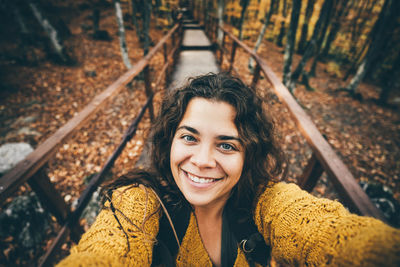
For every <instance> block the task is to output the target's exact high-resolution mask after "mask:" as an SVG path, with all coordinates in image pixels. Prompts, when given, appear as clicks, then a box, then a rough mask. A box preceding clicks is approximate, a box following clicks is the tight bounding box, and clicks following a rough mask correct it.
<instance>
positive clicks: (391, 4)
mask: <svg viewBox="0 0 400 267" xmlns="http://www.w3.org/2000/svg"><path fill="white" fill-rule="evenodd" d="M398 5H399V4H398V2H397V1H396V0H385V2H384V4H383V7H382V10H381V12H380V14H379V17H378V19H377V21H376V22H375V25H374V29H373V30H372V32H373V33H374V34H373V35H371V37H370V38H371V41H370V46H369V48H368V51H367V54H366V55H365V57H364V59H363V60H362V62H361V64H360V65H359V67H358V69H357V72H356V74H355V75H354V77H353V78H352V79H351V81H350V83H349V84H348V85H347V87H346V88H345V90H347V91H348V92H349V93H350V95H352V96H353V97H360V95H359V94H358V92H357V88H358V85H359V84H360V82H361V81H362V80H363V79H364V77H365V74H366V73H367V71H368V70H369V68H370V66H371V62H373V61H374V60H375V59H376V56H377V55H379V51H380V50H381V49H382V47H383V46H384V45H385V43H386V42H385V41H384V38H383V37H384V35H385V31H386V30H389V29H388V27H387V26H388V24H389V23H390V22H391V21H390V20H393V19H395V18H396V12H397V10H396V7H398Z"/></svg>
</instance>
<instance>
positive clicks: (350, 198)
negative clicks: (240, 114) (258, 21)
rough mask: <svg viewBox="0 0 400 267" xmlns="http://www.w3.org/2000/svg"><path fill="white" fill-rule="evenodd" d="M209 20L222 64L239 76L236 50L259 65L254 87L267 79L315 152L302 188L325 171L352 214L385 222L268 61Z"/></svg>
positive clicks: (207, 24)
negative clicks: (245, 54) (226, 62)
mask: <svg viewBox="0 0 400 267" xmlns="http://www.w3.org/2000/svg"><path fill="white" fill-rule="evenodd" d="M207 18H208V20H207V21H206V22H205V23H204V25H205V30H206V33H207V35H208V36H209V38H210V39H211V40H212V42H213V43H214V45H215V47H217V49H216V54H217V60H218V61H219V63H220V64H221V63H222V62H223V60H224V59H225V60H227V61H228V66H229V67H228V70H227V71H229V72H232V71H233V72H235V73H236V74H237V75H238V76H240V74H239V71H238V70H237V69H236V68H235V66H234V63H235V55H236V51H237V49H238V48H240V49H242V50H243V51H244V52H245V53H247V54H248V55H249V56H250V57H252V58H253V59H254V61H255V64H256V66H255V69H254V72H253V79H252V83H251V86H253V87H254V88H256V86H257V83H258V81H259V79H260V76H261V75H263V76H264V77H265V79H266V80H267V81H268V82H269V83H270V85H271V87H272V88H273V90H274V92H275V94H276V95H277V96H278V98H279V99H280V101H281V102H282V103H283V104H284V105H285V106H286V107H287V109H288V111H289V113H290V115H291V117H292V119H293V120H294V122H295V123H296V125H297V127H298V129H299V131H300V132H301V134H302V136H303V137H304V138H305V139H306V141H307V143H308V145H309V146H310V148H311V149H312V155H311V157H310V159H309V160H308V163H307V166H306V167H305V169H304V170H303V174H302V175H301V176H300V178H299V179H298V184H299V185H300V187H301V188H303V189H305V190H307V191H309V192H311V191H312V190H313V188H314V187H315V185H316V184H317V182H318V180H319V178H320V177H321V175H322V173H323V172H324V171H325V172H326V173H327V175H328V178H329V180H330V181H331V182H332V184H333V185H334V187H335V189H336V191H337V193H338V194H339V197H340V198H341V200H342V202H343V203H344V204H345V205H346V206H347V207H348V208H349V209H350V210H351V211H352V212H355V213H358V214H360V215H365V216H372V217H375V218H379V219H381V220H383V221H386V219H385V217H384V215H383V214H382V212H381V211H380V210H379V209H378V208H377V207H376V206H375V205H374V204H373V203H372V202H371V200H370V198H369V197H368V196H367V194H366V193H365V192H364V191H363V190H362V188H361V187H360V186H359V184H358V183H357V181H356V180H355V178H354V176H353V175H352V174H351V172H350V171H349V169H348V168H347V166H346V165H345V164H344V163H343V161H342V160H341V159H340V158H339V156H338V155H337V154H336V153H335V151H334V150H333V149H332V147H331V146H330V145H329V143H328V142H327V141H326V140H325V138H324V137H323V136H322V134H321V133H320V132H319V131H318V129H317V127H316V125H315V124H314V123H313V121H312V120H311V119H310V117H309V116H308V115H307V114H306V112H305V111H304V110H303V108H302V107H301V106H300V105H299V104H298V102H297V101H296V100H295V98H294V97H293V95H292V94H291V93H290V92H289V90H288V89H287V88H286V87H285V86H284V85H283V83H282V82H281V80H280V79H279V78H278V77H277V76H276V74H275V73H274V72H273V71H272V70H271V68H270V67H269V66H268V64H267V62H266V61H265V60H264V59H262V58H261V57H260V56H259V55H258V54H256V53H254V51H253V50H252V49H251V48H250V47H248V46H247V45H246V44H245V43H243V42H242V41H240V40H239V39H238V38H237V37H236V36H234V35H233V34H232V33H231V32H229V31H228V30H227V29H226V27H220V26H219V25H218V19H217V18H216V16H214V15H208V16H207ZM218 30H221V31H222V33H223V35H222V36H223V37H222V40H221V41H220V44H219V43H218V40H217V36H218V34H217V33H218ZM227 38H228V39H229V40H230V41H231V47H230V49H229V48H226V47H227V46H228V45H227V42H226V39H227Z"/></svg>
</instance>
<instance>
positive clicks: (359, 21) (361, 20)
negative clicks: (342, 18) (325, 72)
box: [350, 0, 378, 61]
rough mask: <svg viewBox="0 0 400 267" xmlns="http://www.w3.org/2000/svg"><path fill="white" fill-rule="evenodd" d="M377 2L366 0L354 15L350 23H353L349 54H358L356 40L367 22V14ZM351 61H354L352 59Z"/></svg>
mask: <svg viewBox="0 0 400 267" xmlns="http://www.w3.org/2000/svg"><path fill="white" fill-rule="evenodd" d="M377 2H378V1H371V0H367V1H366V2H365V4H364V5H362V6H361V7H360V8H359V10H358V13H357V16H355V18H354V20H353V22H352V23H351V24H350V25H353V29H352V31H351V33H352V34H351V41H352V46H351V48H350V54H351V55H357V54H358V53H357V46H358V45H357V44H358V40H359V39H360V37H361V36H362V34H363V32H364V27H365V25H366V24H367V21H368V20H369V19H370V17H369V14H371V12H372V10H373V8H374V6H375V4H376V3H377ZM367 42H368V40H367ZM352 61H354V59H353V60H352Z"/></svg>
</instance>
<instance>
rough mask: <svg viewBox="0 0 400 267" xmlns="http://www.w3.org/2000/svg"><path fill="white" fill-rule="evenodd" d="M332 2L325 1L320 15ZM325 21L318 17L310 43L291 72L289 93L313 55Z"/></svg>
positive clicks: (329, 0)
mask: <svg viewBox="0 0 400 267" xmlns="http://www.w3.org/2000/svg"><path fill="white" fill-rule="evenodd" d="M331 1H332V0H325V1H324V4H323V5H322V8H321V12H320V14H326V13H327V12H328V11H329V10H328V7H329V4H330V3H329V2H331ZM324 20H325V18H324V17H323V16H319V17H318V20H317V23H316V24H315V27H314V32H313V35H312V36H311V39H310V41H309V42H308V44H307V48H306V50H305V52H304V55H303V57H302V58H301V60H300V62H299V64H298V65H297V67H296V69H295V70H294V71H293V73H292V76H291V79H290V83H289V86H288V87H289V89H290V90H291V91H294V89H295V87H296V82H297V80H298V79H299V78H300V76H301V74H302V73H303V70H304V67H305V65H306V63H307V61H308V60H309V59H310V58H311V57H312V55H313V54H314V51H315V47H316V45H317V40H318V37H319V34H320V32H321V26H322V23H323V21H324Z"/></svg>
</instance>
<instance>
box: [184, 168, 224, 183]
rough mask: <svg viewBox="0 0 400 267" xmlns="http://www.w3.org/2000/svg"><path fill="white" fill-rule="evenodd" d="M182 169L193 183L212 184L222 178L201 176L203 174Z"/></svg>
mask: <svg viewBox="0 0 400 267" xmlns="http://www.w3.org/2000/svg"><path fill="white" fill-rule="evenodd" d="M182 171H183V172H184V173H185V175H186V177H187V178H189V180H190V181H192V182H193V183H196V184H199V185H208V184H212V183H214V182H217V181H218V180H221V179H222V178H211V177H201V176H197V175H194V174H192V173H189V172H187V171H184V170H182Z"/></svg>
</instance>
